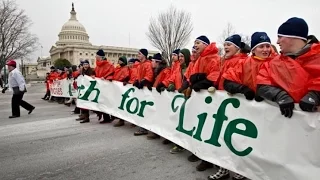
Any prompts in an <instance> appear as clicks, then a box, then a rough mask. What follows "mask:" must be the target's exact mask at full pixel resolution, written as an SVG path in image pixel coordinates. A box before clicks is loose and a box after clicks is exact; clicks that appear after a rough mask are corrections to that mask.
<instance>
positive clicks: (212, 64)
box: [187, 43, 220, 83]
mask: <svg viewBox="0 0 320 180" xmlns="http://www.w3.org/2000/svg"><path fill="white" fill-rule="evenodd" d="M218 52H219V50H218V48H217V46H216V43H211V44H210V45H209V46H207V47H206V48H205V49H204V51H203V52H202V53H201V54H200V56H199V58H198V59H197V60H196V62H195V64H194V66H193V68H192V70H191V72H190V76H191V75H193V74H196V73H206V74H207V79H208V80H210V81H213V82H215V83H217V80H218V78H219V74H220V56H219V55H218ZM189 66H190V65H189ZM190 76H189V77H190ZM187 78H188V77H187ZM188 79H189V78H188Z"/></svg>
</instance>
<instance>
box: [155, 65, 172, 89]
mask: <svg viewBox="0 0 320 180" xmlns="http://www.w3.org/2000/svg"><path fill="white" fill-rule="evenodd" d="M170 73H171V70H170V68H169V67H167V68H164V69H163V70H162V71H161V72H160V73H159V74H158V76H157V77H156V80H155V81H154V83H153V87H157V86H158V85H159V83H160V82H163V81H164V80H166V79H168V78H169V77H170Z"/></svg>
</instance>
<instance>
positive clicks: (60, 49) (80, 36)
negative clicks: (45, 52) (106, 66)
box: [50, 4, 157, 66]
mask: <svg viewBox="0 0 320 180" xmlns="http://www.w3.org/2000/svg"><path fill="white" fill-rule="evenodd" d="M70 14H71V17H70V19H69V21H68V22H66V23H65V24H64V25H63V26H62V29H61V32H60V33H59V35H58V37H59V40H58V41H57V42H56V44H55V46H52V47H51V49H50V56H51V64H54V61H55V60H57V59H59V58H61V59H67V60H69V61H70V63H71V64H74V65H78V64H80V61H81V60H85V59H88V60H89V61H90V63H91V65H92V66H95V56H96V52H97V51H98V50H99V49H103V50H104V52H105V53H106V57H107V59H108V60H111V61H112V62H113V63H116V62H117V61H118V59H119V57H120V56H126V57H127V58H128V59H129V58H136V57H137V54H138V51H139V49H135V48H125V47H115V46H96V45H92V44H91V43H90V42H89V35H88V34H87V32H86V29H85V27H84V26H83V25H82V24H81V23H80V22H79V21H78V20H77V17H76V15H77V13H76V11H75V9H74V5H73V4H72V10H71V12H70ZM155 53H157V52H156V51H149V54H150V55H151V56H152V55H153V54H155Z"/></svg>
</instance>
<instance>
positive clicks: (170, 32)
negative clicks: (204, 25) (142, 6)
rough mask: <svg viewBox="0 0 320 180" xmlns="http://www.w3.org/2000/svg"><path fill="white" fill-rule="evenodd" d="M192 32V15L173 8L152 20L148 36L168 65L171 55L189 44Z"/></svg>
mask: <svg viewBox="0 0 320 180" xmlns="http://www.w3.org/2000/svg"><path fill="white" fill-rule="evenodd" d="M192 30H193V24H192V22H191V14H190V13H188V12H185V11H182V10H178V9H176V8H175V7H173V6H171V7H170V8H169V9H168V10H167V11H166V12H163V13H160V14H159V15H158V17H157V18H156V19H155V18H151V19H150V24H149V31H148V32H147V36H148V38H149V40H150V42H151V44H152V45H153V46H154V47H156V48H157V49H159V50H160V51H161V52H162V55H163V57H164V59H166V61H167V62H168V64H171V53H172V52H173V51H174V50H175V49H178V48H182V47H184V46H185V45H186V44H187V42H188V41H189V38H190V35H191V32H192Z"/></svg>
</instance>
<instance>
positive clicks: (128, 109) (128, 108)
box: [126, 97, 139, 114]
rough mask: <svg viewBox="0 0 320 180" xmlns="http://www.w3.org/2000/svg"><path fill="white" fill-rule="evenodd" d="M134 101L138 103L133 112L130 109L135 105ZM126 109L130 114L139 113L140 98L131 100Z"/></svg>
mask: <svg viewBox="0 0 320 180" xmlns="http://www.w3.org/2000/svg"><path fill="white" fill-rule="evenodd" d="M133 101H136V108H135V109H134V110H133V111H132V110H131V108H130V107H131V104H132V103H133ZM126 108H127V111H128V113H130V114H136V113H137V112H138V110H139V100H138V98H136V97H135V98H132V99H130V100H129V101H128V103H127V105H126Z"/></svg>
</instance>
